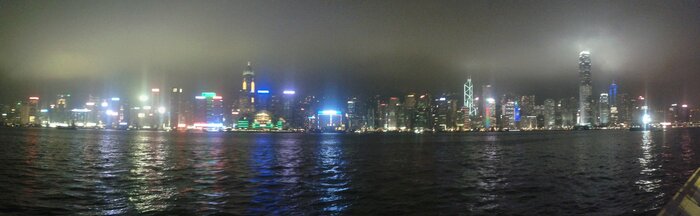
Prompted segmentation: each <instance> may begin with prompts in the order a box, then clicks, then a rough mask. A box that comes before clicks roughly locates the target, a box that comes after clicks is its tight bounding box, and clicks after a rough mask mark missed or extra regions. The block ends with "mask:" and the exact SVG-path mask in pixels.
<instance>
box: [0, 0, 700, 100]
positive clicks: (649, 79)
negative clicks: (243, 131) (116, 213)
mask: <svg viewBox="0 0 700 216" xmlns="http://www.w3.org/2000/svg"><path fill="white" fill-rule="evenodd" d="M581 50H590V51H591V53H592V55H591V56H592V61H593V69H592V74H593V81H594V88H593V89H594V95H597V94H598V93H600V92H602V91H604V90H606V89H607V85H609V83H610V82H611V81H612V80H613V79H615V80H617V82H618V83H619V85H620V91H622V92H628V93H630V94H632V95H643V94H645V93H646V94H647V95H648V98H651V99H652V100H654V101H655V102H656V103H663V104H667V103H675V102H678V103H689V104H691V105H700V104H698V103H700V84H699V82H700V1H658V0H657V1H636V0H635V1H617V0H616V1H559V0H557V1H471V0H470V1H415V2H412V1H287V0H283V1H181V2H179V1H171V0H168V1H155V0H153V1H0V103H2V102H5V103H7V102H11V101H14V100H17V99H23V98H26V97H28V96H30V95H40V96H42V97H44V98H46V97H49V98H51V99H53V98H54V97H55V94H56V93H59V92H67V93H72V94H74V95H76V96H77V97H82V96H86V95H87V94H88V93H92V94H94V95H100V96H104V97H111V96H114V95H116V96H121V97H131V98H134V97H136V95H138V94H139V92H146V91H148V90H149V89H150V88H151V87H161V88H168V87H173V86H179V87H184V88H185V90H186V91H190V92H191V93H192V94H193V95H194V94H195V92H197V91H200V92H201V91H205V90H214V91H218V92H222V93H223V94H224V97H231V96H232V94H233V92H235V91H236V90H237V89H238V88H240V80H241V72H242V70H243V69H244V68H245V65H246V62H247V61H251V62H252V63H253V66H254V69H255V70H256V75H257V78H256V80H257V84H258V86H260V87H261V88H269V89H270V90H272V91H273V92H274V91H281V90H282V89H284V88H288V89H296V90H297V92H299V93H301V94H304V95H307V94H314V95H321V96H323V95H327V96H335V97H344V96H349V95H368V94H382V95H387V96H389V95H399V94H404V93H406V92H408V91H424V90H427V91H431V92H432V93H440V92H444V91H451V92H460V91H461V85H462V83H464V82H465V81H466V78H467V76H468V75H471V76H472V77H473V78H474V80H475V84H476V85H477V86H481V85H482V84H484V83H485V82H489V83H492V84H494V85H495V87H496V89H497V92H498V93H505V92H513V93H515V94H536V95H537V97H538V100H539V101H541V100H544V99H545V98H547V97H553V98H560V97H570V96H577V95H578V94H577V91H578V86H577V83H578V80H577V79H578V65H577V61H578V53H579V52H580V51H581ZM479 89H480V88H477V91H479Z"/></svg>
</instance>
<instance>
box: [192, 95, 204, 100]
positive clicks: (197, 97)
mask: <svg viewBox="0 0 700 216" xmlns="http://www.w3.org/2000/svg"><path fill="white" fill-rule="evenodd" d="M194 98H195V99H200V100H202V99H205V98H206V97H204V96H195V97H194Z"/></svg>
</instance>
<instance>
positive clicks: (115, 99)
mask: <svg viewBox="0 0 700 216" xmlns="http://www.w3.org/2000/svg"><path fill="white" fill-rule="evenodd" d="M120 100H121V98H118V97H113V98H112V101H120Z"/></svg>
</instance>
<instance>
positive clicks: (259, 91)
mask: <svg viewBox="0 0 700 216" xmlns="http://www.w3.org/2000/svg"><path fill="white" fill-rule="evenodd" d="M269 93H270V90H265V89H260V90H258V94H269Z"/></svg>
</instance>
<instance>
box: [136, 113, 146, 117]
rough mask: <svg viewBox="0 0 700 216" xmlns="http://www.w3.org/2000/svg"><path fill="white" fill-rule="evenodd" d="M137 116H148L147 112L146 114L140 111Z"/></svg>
mask: <svg viewBox="0 0 700 216" xmlns="http://www.w3.org/2000/svg"><path fill="white" fill-rule="evenodd" d="M137 116H138V117H139V118H143V117H146V114H145V113H139V114H138V115H137Z"/></svg>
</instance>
